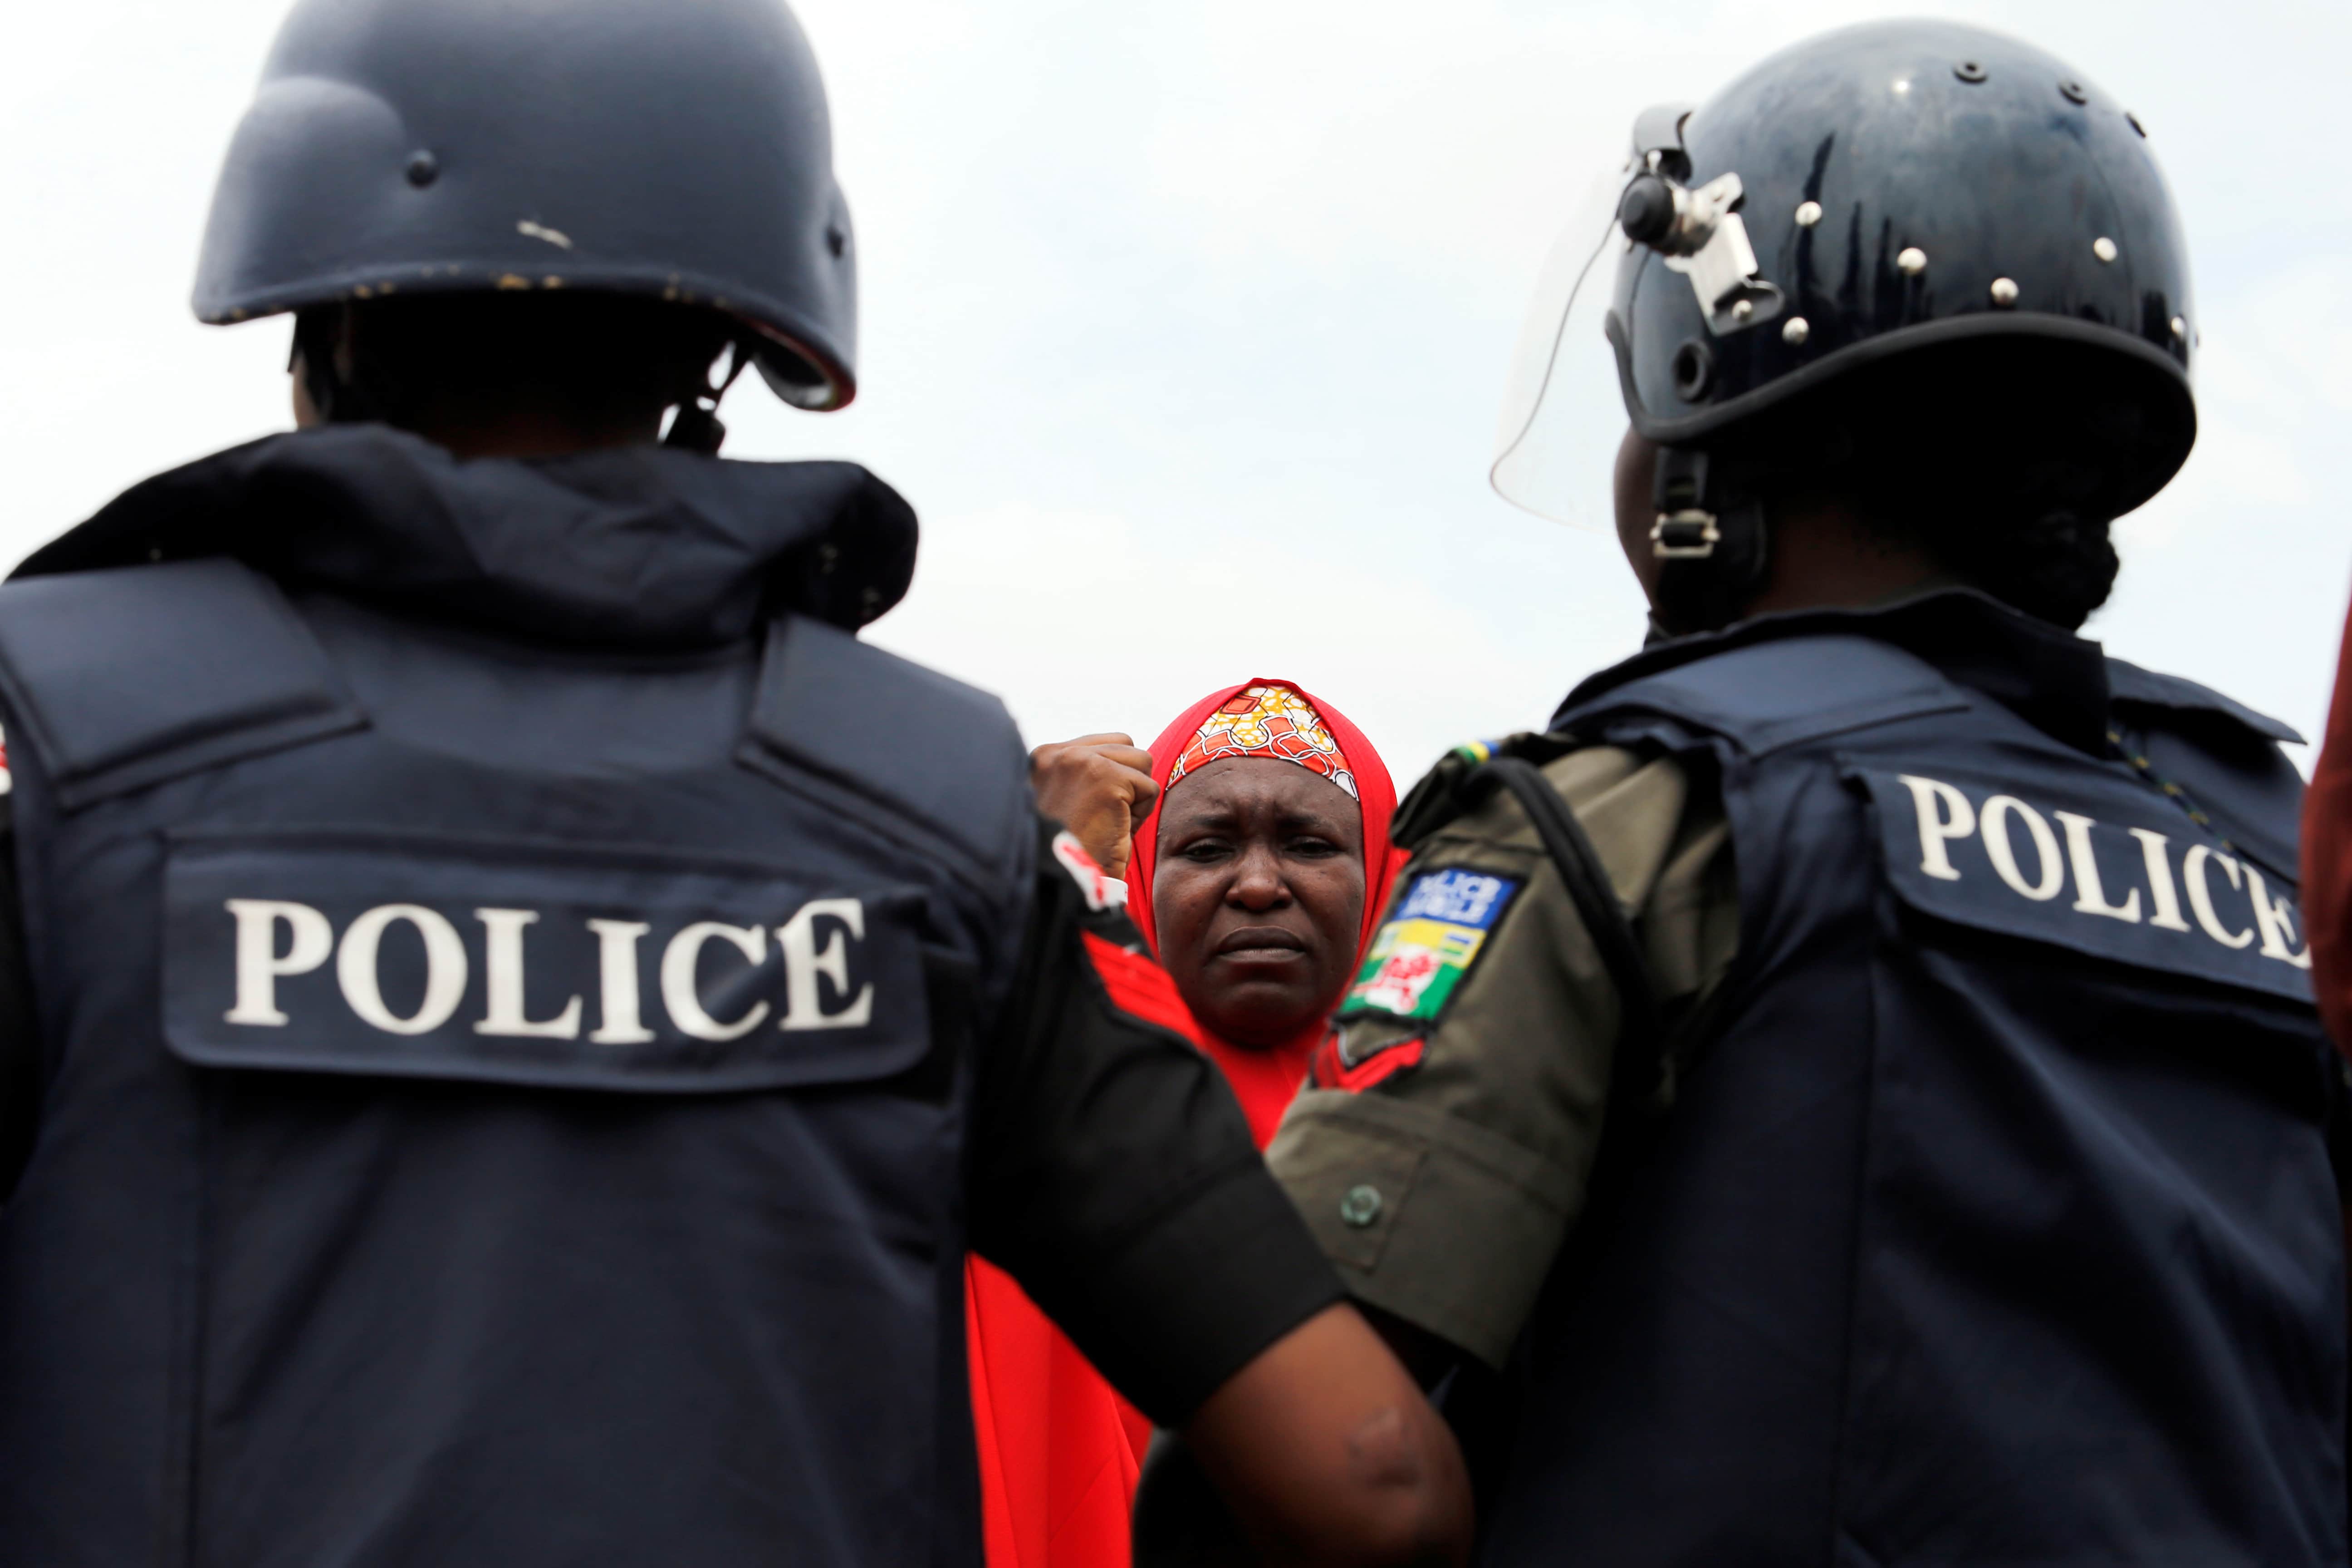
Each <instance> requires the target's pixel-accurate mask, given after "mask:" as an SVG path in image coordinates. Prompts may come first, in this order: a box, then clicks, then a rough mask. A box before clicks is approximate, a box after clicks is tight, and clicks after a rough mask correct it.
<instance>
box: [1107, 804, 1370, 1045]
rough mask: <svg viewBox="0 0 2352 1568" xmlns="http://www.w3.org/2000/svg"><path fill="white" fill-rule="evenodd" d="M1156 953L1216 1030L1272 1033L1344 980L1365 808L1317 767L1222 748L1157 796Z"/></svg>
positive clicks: (1316, 1007) (1280, 1038)
mask: <svg viewBox="0 0 2352 1568" xmlns="http://www.w3.org/2000/svg"><path fill="white" fill-rule="evenodd" d="M1151 913H1152V918H1153V920H1154V921H1157V922H1158V925H1159V928H1160V963H1162V964H1163V965H1165V966H1166V968H1167V970H1168V973H1169V974H1170V976H1171V977H1172V978H1173V979H1174V980H1175V982H1176V989H1177V991H1178V992H1179V993H1181V994H1182V995H1183V998H1184V1001H1185V1004H1186V1005H1188V1006H1190V1007H1191V1008H1192V1016H1193V1017H1195V1018H1197V1019H1199V1020H1200V1022H1201V1024H1202V1026H1204V1027H1205V1028H1207V1029H1208V1030H1209V1031H1210V1032H1212V1033H1213V1034H1215V1035H1217V1036H1219V1037H1222V1038H1224V1039H1228V1040H1232V1041H1234V1043H1236V1044H1238V1045H1244V1046H1276V1045H1280V1044H1282V1043H1283V1042H1285V1041H1286V1040H1289V1039H1292V1038H1295V1037H1297V1035H1298V1033H1299V1032H1300V1031H1301V1030H1303V1029H1305V1028H1307V1027H1308V1026H1310V1025H1312V1024H1313V1023H1314V1022H1315V1021H1316V1020H1317V1019H1318V1017H1320V1016H1322V1015H1323V1014H1324V1013H1326V1012H1328V1010H1329V1009H1330V1007H1331V1005H1332V1004H1333V1003H1335V1002H1337V1001H1338V1000H1339V993H1340V991H1341V990H1342V989H1343V988H1344V987H1345V986H1346V985H1347V984H1348V978H1349V973H1350V972H1351V971H1352V970H1353V969H1354V968H1355V963H1356V948H1357V945H1358V942H1359V940H1360V935H1361V931H1362V926H1363V917H1364V825H1363V813H1362V812H1361V811H1360V810H1358V809H1357V806H1356V803H1355V801H1354V800H1353V799H1352V798H1351V797H1350V796H1349V795H1348V793H1347V792H1346V791H1345V790H1343V789H1341V788H1340V787H1339V785H1337V784H1333V783H1332V782H1331V781H1330V780H1328V779H1327V778H1325V777H1323V775H1321V774H1320V773H1313V772H1311V771H1309V770H1308V769H1306V768H1302V767H1300V766H1299V765H1298V764H1297V763H1286V762H1283V761H1281V760H1279V759H1278V758H1274V757H1228V758H1225V759H1223V761H1220V762H1214V763H1210V764H1209V765H1208V766H1207V767H1205V768H1202V769H1201V770H1200V771H1199V772H1197V773H1187V774H1185V775H1184V777H1183V778H1182V779H1181V781H1179V783H1178V784H1177V785H1176V787H1175V788H1174V789H1173V790H1171V792H1170V793H1169V794H1168V795H1167V797H1166V798H1165V799H1164V800H1163V801H1162V802H1161V803H1160V857H1159V867H1158V868H1157V870H1156V871H1155V872H1154V873H1153V876H1152V886H1151Z"/></svg>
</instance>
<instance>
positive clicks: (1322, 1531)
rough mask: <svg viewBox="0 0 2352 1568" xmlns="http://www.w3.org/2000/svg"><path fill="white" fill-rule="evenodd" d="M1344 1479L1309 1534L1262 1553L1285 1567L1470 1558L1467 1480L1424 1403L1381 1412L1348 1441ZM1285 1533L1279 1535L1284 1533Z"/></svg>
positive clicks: (1401, 1564) (1428, 1565) (1412, 1566)
mask: <svg viewBox="0 0 2352 1568" xmlns="http://www.w3.org/2000/svg"><path fill="white" fill-rule="evenodd" d="M1347 1447H1348V1460H1347V1468H1346V1475H1345V1478H1344V1480H1343V1481H1342V1482H1341V1484H1340V1485H1339V1486H1337V1487H1335V1488H1333V1489H1332V1495H1331V1496H1330V1497H1329V1498H1328V1500H1327V1506H1325V1507H1322V1508H1318V1509H1317V1510H1315V1517H1314V1519H1313V1521H1312V1525H1311V1527H1310V1528H1309V1529H1307V1530H1304V1531H1297V1532H1296V1533H1294V1534H1292V1539H1291V1540H1290V1541H1288V1542H1285V1543H1284V1544H1285V1545H1286V1546H1287V1547H1288V1548H1289V1550H1288V1551H1282V1550H1276V1551H1273V1552H1268V1554H1267V1555H1268V1558H1269V1560H1270V1561H1272V1562H1276V1563H1283V1564H1285V1568H1460V1565H1461V1564H1464V1563H1468V1562H1469V1560H1470V1546H1471V1536H1472V1533H1473V1528H1474V1523H1475V1521H1474V1518H1473V1514H1472V1509H1471V1502H1470V1482H1469V1477H1468V1475H1467V1473H1466V1471H1465V1468H1464V1467H1463V1463H1462V1455H1461V1450H1460V1449H1459V1448H1458V1447H1456V1446H1455V1444H1454V1435H1453V1433H1452V1432H1451V1431H1450V1430H1449V1429H1448V1428H1447V1427H1446V1426H1445V1425H1444V1422H1443V1421H1442V1420H1440V1419H1438V1418H1437V1416H1436V1415H1435V1413H1434V1412H1433V1411H1431V1410H1430V1409H1429V1408H1428V1407H1427V1406H1426V1405H1422V1406H1421V1407H1420V1408H1419V1409H1418V1410H1398V1409H1389V1410H1383V1411H1381V1413H1380V1414H1378V1415H1374V1416H1373V1417H1371V1418H1370V1420H1368V1421H1366V1422H1365V1423H1364V1424H1363V1425H1362V1426H1360V1427H1359V1428H1358V1429H1357V1430H1356V1431H1355V1432H1354V1433H1352V1434H1350V1436H1349V1440H1348V1445H1347ZM1286 1533H1287V1532H1286Z"/></svg>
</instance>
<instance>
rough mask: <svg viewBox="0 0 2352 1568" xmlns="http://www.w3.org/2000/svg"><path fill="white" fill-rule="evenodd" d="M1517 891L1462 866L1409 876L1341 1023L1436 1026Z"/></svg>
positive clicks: (1515, 884) (1514, 885)
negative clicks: (1387, 1020)
mask: <svg viewBox="0 0 2352 1568" xmlns="http://www.w3.org/2000/svg"><path fill="white" fill-rule="evenodd" d="M1520 886H1521V879H1519V878H1517V877H1505V876H1500V875H1497V874H1496V873H1495V872H1492V871H1475V870H1469V869H1465V868H1460V867H1448V868H1444V869H1442V870H1431V871H1423V872H1422V873H1421V874H1420V875H1418V876H1416V877H1414V878H1413V879H1412V881H1411V883H1410V884H1408V885H1407V887H1406V889H1405V892H1404V896H1403V897H1402V899H1399V900H1397V902H1396V906H1395V908H1394V909H1393V910H1391V913H1390V915H1389V918H1388V920H1387V921H1384V922H1383V923H1382V924H1381V929H1380V931H1378V932H1377V933H1376V934H1375V935H1374V936H1373V938H1372V945H1371V947H1370V950H1369V951H1367V952H1365V954H1364V963H1363V967H1362V968H1361V969H1360V970H1359V971H1358V972H1357V973H1356V983H1355V984H1354V985H1353V986H1352V987H1350V988H1349V992H1348V997H1347V1000H1346V1002H1345V1003H1344V1004H1342V1005H1341V1008H1340V1013H1339V1016H1340V1017H1342V1018H1343V1019H1344V1018H1349V1017H1357V1016H1365V1015H1370V1014H1385V1015H1387V1016H1391V1017H1396V1018H1418V1019H1423V1020H1424V1021H1433V1020H1434V1019H1435V1018H1436V1017H1437V1016H1439V1015H1440V1014H1441V1013H1443V1012H1444V1010H1445V1005H1446V1002H1447V1001H1448V1000H1449V999H1450V998H1451V997H1452V996H1453V994H1454V991H1455V990H1456V989H1457V988H1459V987H1460V985H1461V984H1462V981H1463V977H1464V976H1465V975H1467V974H1468V973H1470V967H1471V965H1472V964H1474V963H1476V962H1477V961H1478V955H1479V953H1480V952H1481V951H1482V950H1484V948H1485V947H1486V936H1487V933H1488V932H1489V931H1493V930H1494V929H1495V925H1496V921H1500V920H1501V919H1502V918H1503V913H1504V911H1505V910H1507V909H1509V908H1510V906H1511V900H1513V899H1515V898H1517V896H1518V891H1519V888H1520Z"/></svg>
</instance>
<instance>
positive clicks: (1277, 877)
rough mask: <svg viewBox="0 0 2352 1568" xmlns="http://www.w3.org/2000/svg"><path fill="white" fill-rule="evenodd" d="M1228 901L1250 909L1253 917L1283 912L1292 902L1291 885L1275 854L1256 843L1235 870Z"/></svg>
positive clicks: (1228, 892) (1227, 891)
mask: <svg viewBox="0 0 2352 1568" xmlns="http://www.w3.org/2000/svg"><path fill="white" fill-rule="evenodd" d="M1225 902H1227V903H1229V904H1232V905H1234V906H1235V907H1237V908H1240V909H1244V910H1249V911H1251V912H1252V913H1253V914H1255V913H1260V912H1263V911H1265V910H1275V909H1280V908H1282V907H1283V906H1284V905H1286V904H1287V903H1289V902H1290V883H1289V882H1288V881H1287V880H1286V879H1284V877H1283V875H1282V863H1281V860H1280V859H1279V858H1277V857H1276V855H1275V853H1274V851H1273V850H1272V849H1271V848H1269V847H1266V846H1265V845H1262V844H1253V845H1251V846H1250V847H1249V848H1248V849H1247V850H1245V851H1244V853H1243V855H1242V858H1241V861H1240V863H1239V864H1238V865H1236V866H1235V867H1234V879H1233V880H1232V881H1231V882H1229V883H1227V884H1226V886H1225Z"/></svg>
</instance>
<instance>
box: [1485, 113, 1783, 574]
mask: <svg viewBox="0 0 2352 1568" xmlns="http://www.w3.org/2000/svg"><path fill="white" fill-rule="evenodd" d="M1689 115H1690V110H1689V108H1688V107H1687V106H1685V105H1682V104H1671V103H1670V104H1662V105H1660V106H1658V107H1657V108H1654V109H1650V110H1644V111H1643V113H1642V114H1641V115H1639V116H1638V117H1636V119H1635V120H1634V121H1633V142H1632V144H1631V146H1630V147H1629V148H1628V149H1627V151H1626V152H1625V153H1624V154H1622V156H1621V157H1619V158H1618V159H1616V160H1615V161H1614V166H1613V169H1612V172H1610V173H1607V174H1601V176H1599V177H1598V178H1596V179H1595V180H1593V182H1592V183H1591V185H1590V186H1589V187H1588V189H1587V192H1586V195H1585V196H1584V199H1583V201H1582V202H1581V203H1580V204H1579V205H1578V207H1577V210H1576V213H1575V215H1574V216H1572V217H1571V218H1570V221H1569V226H1568V227H1567V228H1566V230H1564V231H1563V232H1562V233H1561V235H1560V237H1559V241H1558V242H1557V243H1556V244H1554V245H1553V247H1552V251H1551V257H1550V259H1549V261H1547V262H1546V263H1545V266H1544V270H1543V275H1542V277H1541V279H1539V280H1538V283H1537V285H1536V293H1535V299H1534V300H1533V301H1532V302H1531V303H1530V304H1529V306H1528V317H1527V322H1526V325H1525V326H1524V327H1522V328H1521V329H1520V335H1519V346H1518V352H1517V354H1516V355H1515V356H1514V357H1513V360H1512V364H1511V374H1510V380H1509V383H1508V384H1507V389H1506V391H1505V395H1504V401H1503V420H1502V426H1501V429H1500V431H1499V433H1498V438H1497V440H1496V458H1495V462H1494V467H1493V468H1491V469H1490V470H1489V477H1490V479H1492V481H1493V483H1494V486H1495V489H1496V492H1497V493H1499V494H1500V495H1501V496H1502V497H1503V499H1504V500H1507V501H1510V502H1511V503H1512V504H1513V505H1515V506H1519V507H1523V508H1525V509H1526V510H1528V511H1531V512H1534V513H1536V514H1537V515H1538V516H1539V517H1548V518H1552V519H1555V520H1556V521H1561V522H1568V523H1573V524H1576V525H1578V526H1580V527H1587V528H1599V529H1613V528H1614V527H1615V525H1616V514H1615V506H1614V495H1613V491H1614V484H1613V480H1614V477H1615V471H1616V460H1617V449H1618V447H1619V446H1620V444H1621V443H1622V441H1623V439H1624V435H1625V427H1626V425H1627V424H1628V419H1627V416H1626V409H1625V398H1624V395H1623V392H1622V388H1621V385H1620V383H1619V380H1618V374H1617V353H1616V349H1615V347H1614V345H1612V343H1611V342H1610V341H1609V335H1608V331H1607V327H1608V321H1609V312H1610V310H1611V309H1612V306H1613V305H1614V304H1615V302H1616V297H1617V285H1618V274H1619V269H1620V268H1622V267H1623V266H1624V265H1625V264H1626V263H1627V262H1628V261H1629V260H1632V259H1633V258H1634V255H1635V253H1636V252H1637V251H1639V250H1641V249H1642V248H1643V247H1647V248H1648V249H1649V250H1651V251H1654V252H1655V253H1656V254H1657V255H1658V256H1659V257H1661V258H1663V260H1664V266H1665V268H1666V269H1667V270H1669V271H1671V272H1675V273H1677V274H1679V275H1681V276H1682V277H1684V278H1686V279H1689V283H1690V288H1691V290H1692V293H1693V296H1694V298H1695V299H1696V301H1697V303H1698V307H1699V310H1700V311H1701V313H1702V315H1703V317H1704V320H1705V321H1706V329H1707V331H1710V332H1711V333H1715V334H1717V335H1723V334H1727V333H1732V332H1738V331H1747V330H1748V329H1750V328H1753V327H1755V326H1758V325H1759V324H1761V323H1762V322H1764V321H1769V320H1770V319H1772V318H1773V317H1774V316H1776V315H1778V314H1779V313H1780V310H1781V307H1782V304H1783V300H1782V299H1781V295H1780V289H1777V288H1776V287H1774V286H1773V285H1772V284H1771V283H1770V282H1769V281H1767V280H1766V279H1763V278H1762V277H1761V276H1760V275H1759V271H1758V268H1757V261H1756V253H1755V249H1754V247H1752V246H1751V245H1750V244H1749V242H1748V230H1747V226H1746V224H1745V223H1744V222H1743V221H1742V220H1741V218H1740V216H1739V215H1738V207H1739V205H1740V202H1741V200H1742V194H1743V193H1742V188H1741V185H1740V181H1739V176H1738V174H1722V175H1719V176H1717V178H1715V179H1713V180H1710V181H1708V182H1707V183H1706V184H1703V185H1699V186H1696V187H1693V186H1690V185H1689V184H1686V183H1685V182H1686V181H1687V180H1688V178H1689V175H1690V161H1689V158H1688V156H1687V155H1686V154H1685V152H1684V149H1683V139H1682V132H1683V122H1684V121H1685V120H1686V119H1688V118H1689ZM1604 166H1605V165H1604ZM1701 515H1702V514H1701V513H1699V512H1697V511H1696V510H1692V511H1690V513H1689V518H1690V519H1691V520H1694V521H1689V524H1688V527H1687V528H1685V527H1684V525H1683V520H1682V519H1681V517H1680V514H1677V515H1676V516H1675V517H1662V519H1661V522H1662V524H1663V525H1664V527H1665V528H1666V530H1667V531H1666V532H1665V533H1664V534H1657V535H1654V536H1653V537H1654V538H1657V539H1659V540H1660V542H1661V548H1660V551H1659V553H1660V554H1661V555H1662V556H1666V557H1674V556H1677V555H1695V556H1705V555H1706V554H1707V553H1708V550H1707V549H1706V548H1702V547H1701V546H1703V545H1711V544H1712V542H1713V540H1714V537H1715V536H1714V534H1713V531H1712V521H1711V520H1709V521H1707V522H1706V523H1705V524H1702V523H1700V522H1698V521H1695V520H1696V519H1697V518H1699V517H1700V516H1701ZM1685 533H1688V534H1689V535H1690V536H1691V537H1690V538H1688V539H1685V537H1684V535H1685Z"/></svg>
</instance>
